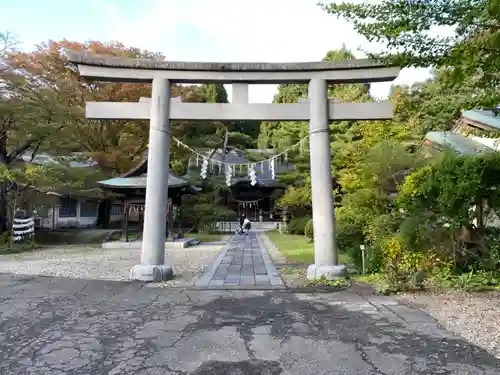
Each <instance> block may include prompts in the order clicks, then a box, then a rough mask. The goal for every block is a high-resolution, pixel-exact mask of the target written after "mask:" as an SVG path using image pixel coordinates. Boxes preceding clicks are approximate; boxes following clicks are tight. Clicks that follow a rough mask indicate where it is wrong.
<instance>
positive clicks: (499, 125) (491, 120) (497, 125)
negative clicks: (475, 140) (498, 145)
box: [462, 109, 500, 131]
mask: <svg viewBox="0 0 500 375" xmlns="http://www.w3.org/2000/svg"><path fill="white" fill-rule="evenodd" d="M462 118H464V119H465V120H470V121H473V122H477V123H479V124H482V125H485V126H486V127H488V128H490V129H489V130H493V131H498V130H500V116H498V115H497V114H496V111H493V110H486V109H474V110H470V111H462Z"/></svg>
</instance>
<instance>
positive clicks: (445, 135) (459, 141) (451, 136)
mask: <svg viewBox="0 0 500 375" xmlns="http://www.w3.org/2000/svg"><path fill="white" fill-rule="evenodd" d="M425 141H428V142H430V143H432V144H435V145H438V146H442V147H449V148H451V149H452V150H453V151H455V152H456V153H458V154H460V155H476V154H480V153H485V152H492V151H493V149H491V148H490V147H488V146H486V145H484V144H481V143H479V142H477V141H476V140H474V139H472V138H469V137H466V136H463V135H461V134H457V133H452V132H437V131H433V132H429V133H427V134H426V135H425Z"/></svg>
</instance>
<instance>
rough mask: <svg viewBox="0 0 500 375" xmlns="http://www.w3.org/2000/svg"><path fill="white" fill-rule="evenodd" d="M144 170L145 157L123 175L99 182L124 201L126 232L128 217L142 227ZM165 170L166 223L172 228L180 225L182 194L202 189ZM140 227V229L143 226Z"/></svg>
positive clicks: (194, 192)
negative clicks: (166, 190)
mask: <svg viewBox="0 0 500 375" xmlns="http://www.w3.org/2000/svg"><path fill="white" fill-rule="evenodd" d="M147 172H148V161H147V158H145V159H144V160H143V161H142V162H141V163H140V164H139V165H138V166H137V167H135V168H134V169H132V170H130V171H129V172H126V173H124V174H123V175H122V176H120V177H114V178H110V179H108V180H104V181H99V182H98V185H99V186H100V188H101V189H103V190H104V191H107V192H110V193H113V195H114V196H116V197H117V198H116V199H117V200H119V201H121V202H122V203H123V206H124V210H123V230H124V232H125V234H127V231H128V224H129V221H130V220H131V219H132V221H135V222H137V223H138V224H139V227H140V228H142V225H143V217H144V202H145V198H146V179H147ZM168 173H169V176H168V198H169V206H168V221H169V226H170V228H173V227H174V225H175V226H178V227H179V228H182V196H183V195H186V194H192V195H194V194H199V193H200V192H201V189H200V188H198V187H196V186H193V185H191V184H190V183H189V182H187V181H186V180H183V179H181V178H179V177H177V176H175V175H174V174H172V173H170V172H168ZM140 230H141V231H142V229H140Z"/></svg>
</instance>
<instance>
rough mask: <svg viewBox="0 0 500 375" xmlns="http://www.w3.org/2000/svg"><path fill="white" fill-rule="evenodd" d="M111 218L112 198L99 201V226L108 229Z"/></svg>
mask: <svg viewBox="0 0 500 375" xmlns="http://www.w3.org/2000/svg"><path fill="white" fill-rule="evenodd" d="M110 220H111V200H110V199H105V200H103V201H101V202H100V203H99V207H98V209H97V226H98V227H100V228H102V229H108V228H109V223H110Z"/></svg>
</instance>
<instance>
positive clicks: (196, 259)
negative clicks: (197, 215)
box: [0, 245, 223, 287]
mask: <svg viewBox="0 0 500 375" xmlns="http://www.w3.org/2000/svg"><path fill="white" fill-rule="evenodd" d="M222 247H223V245H198V246H195V247H190V248H187V249H177V250H167V251H166V252H165V256H166V259H168V261H169V262H170V263H171V264H172V265H173V268H174V272H175V278H174V280H172V281H169V282H164V283H158V284H151V285H155V286H161V287H178V286H190V285H193V284H194V281H195V280H196V278H197V277H198V275H199V274H201V273H202V272H203V269H204V268H205V267H207V266H209V265H210V263H211V262H212V261H213V260H214V259H215V257H216V256H217V254H218V253H219V251H220V250H221V249H222ZM139 259H140V250H138V249H106V250H104V249H102V248H100V247H89V246H60V247H53V248H46V249H43V250H37V251H33V252H29V253H28V252H26V253H20V254H11V255H0V272H1V273H14V274H24V275H45V276H58V277H68V278H78V279H95V280H116V281H123V280H129V275H130V269H131V268H132V266H134V265H135V264H137V263H138V262H139Z"/></svg>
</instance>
